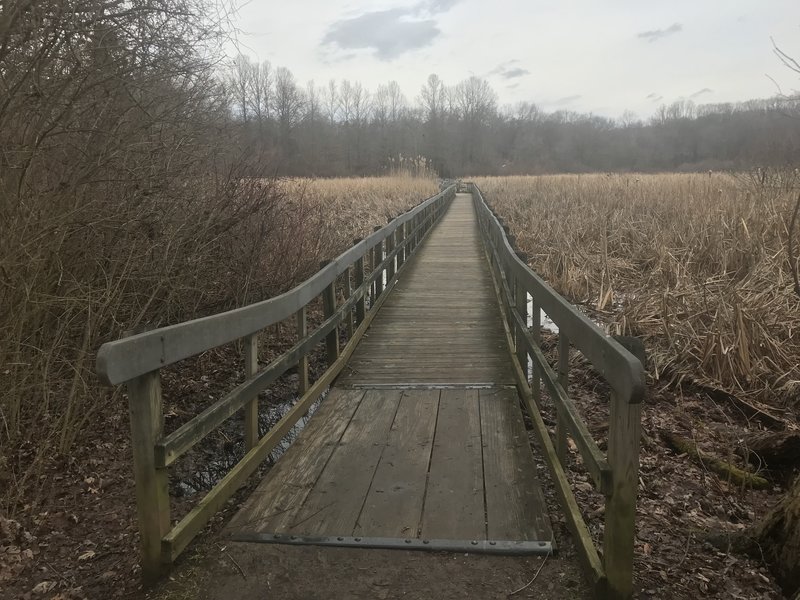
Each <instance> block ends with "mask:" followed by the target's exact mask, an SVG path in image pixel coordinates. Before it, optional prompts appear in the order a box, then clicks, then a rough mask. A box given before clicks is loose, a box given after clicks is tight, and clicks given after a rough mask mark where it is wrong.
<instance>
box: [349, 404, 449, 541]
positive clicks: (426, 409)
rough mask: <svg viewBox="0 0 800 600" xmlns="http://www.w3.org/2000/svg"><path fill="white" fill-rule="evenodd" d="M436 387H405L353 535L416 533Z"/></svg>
mask: <svg viewBox="0 0 800 600" xmlns="http://www.w3.org/2000/svg"><path fill="white" fill-rule="evenodd" d="M438 408H439V392H438V391H435V390H417V391H405V392H403V396H402V398H401V400H400V406H399V407H398V409H397V414H396V416H395V418H394V423H392V428H391V431H390V432H389V438H388V441H387V446H386V449H385V450H384V451H383V455H382V456H381V460H380V463H379V464H378V468H377V470H376V471H375V477H374V478H373V480H372V486H371V487H370V490H369V493H368V494H367V498H366V501H365V502H364V508H363V510H362V511H361V515H360V516H359V517H358V522H357V523H356V528H355V530H354V532H353V535H365V536H367V535H368V536H370V537H375V536H379V537H417V535H418V530H419V526H420V517H421V516H422V505H423V501H424V499H425V487H426V482H427V475H428V464H429V462H430V457H431V447H432V445H433V434H434V428H435V425H436V412H437V410H438Z"/></svg>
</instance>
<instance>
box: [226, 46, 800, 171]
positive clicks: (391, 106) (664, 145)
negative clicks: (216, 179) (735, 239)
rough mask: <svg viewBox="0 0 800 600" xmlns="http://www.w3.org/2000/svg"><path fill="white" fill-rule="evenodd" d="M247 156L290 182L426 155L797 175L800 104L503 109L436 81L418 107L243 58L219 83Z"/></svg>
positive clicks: (436, 165)
mask: <svg viewBox="0 0 800 600" xmlns="http://www.w3.org/2000/svg"><path fill="white" fill-rule="evenodd" d="M222 79H223V81H224V84H225V87H226V89H227V91H228V97H229V101H230V111H231V115H232V117H233V119H234V120H235V122H236V123H237V124H238V126H239V127H240V128H241V131H242V139H243V141H244V143H245V144H246V145H247V147H249V148H251V149H258V151H259V152H267V153H268V155H269V156H271V157H272V158H273V159H274V162H273V164H274V168H275V169H276V170H277V172H278V173H280V174H283V175H315V176H332V175H377V174H382V173H386V172H389V171H391V170H392V169H393V168H394V167H395V166H396V165H397V163H398V161H400V160H403V158H402V157H414V158H416V157H424V158H425V160H427V161H428V162H429V165H430V166H431V167H432V168H433V169H434V170H435V171H437V172H438V173H439V174H440V175H441V176H443V177H450V176H458V175H465V174H476V175H478V174H523V173H550V172H585V171H620V170H623V171H626V170H627V171H675V170H695V171H696V170H708V169H713V170H721V169H745V168H752V167H766V166H775V167H777V166H786V165H796V164H797V163H798V161H800V96H797V95H795V96H789V97H786V96H776V97H773V98H769V99H763V100H749V101H746V102H740V103H724V104H701V105H696V104H695V103H694V102H692V101H690V100H680V101H677V102H674V103H673V104H671V105H663V106H661V107H659V108H658V109H657V110H656V111H655V112H654V114H653V115H652V116H651V117H650V118H649V119H645V120H642V119H638V118H636V117H635V115H632V113H630V112H626V113H625V114H624V115H623V116H622V117H621V118H619V119H611V118H608V117H603V116H598V115H593V114H585V113H578V112H573V111H567V110H559V111H556V112H546V111H543V110H541V109H540V108H539V107H538V106H536V104H534V103H532V102H520V103H517V104H514V105H501V104H500V103H499V101H498V95H497V93H496V92H495V90H494V89H492V87H491V85H490V84H489V83H488V82H487V81H486V80H484V79H481V78H479V77H474V76H473V77H469V78H467V79H465V80H463V81H461V82H458V83H456V84H454V85H447V84H446V83H445V82H444V81H443V80H442V79H441V78H440V77H439V76H438V75H436V74H431V75H430V76H429V77H428V79H427V81H426V82H425V84H424V85H423V86H422V88H421V89H420V90H419V91H418V93H417V94H416V96H414V97H413V98H411V97H409V96H408V95H407V94H406V93H405V92H404V91H403V90H402V89H401V88H400V86H399V85H398V83H397V82H396V81H389V82H387V83H386V84H383V85H379V86H378V87H377V88H376V89H374V90H369V89H367V88H366V87H365V86H363V85H362V84H361V83H360V82H357V81H351V80H349V79H342V80H338V81H337V80H334V79H331V80H330V81H329V82H328V83H327V84H326V85H317V84H316V83H315V82H313V81H310V82H308V83H307V84H306V85H301V84H300V83H299V82H298V81H297V80H296V78H295V77H294V75H293V74H292V72H291V71H290V70H289V69H287V68H285V67H277V68H276V67H274V66H273V65H271V64H270V63H269V62H268V61H264V62H256V61H253V60H251V59H249V58H248V57H246V56H241V55H240V56H238V57H237V58H236V59H234V60H233V61H232V63H231V65H230V67H229V68H228V69H227V70H226V72H225V73H224V75H223V77H222Z"/></svg>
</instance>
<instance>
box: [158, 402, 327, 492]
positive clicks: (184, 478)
mask: <svg viewBox="0 0 800 600" xmlns="http://www.w3.org/2000/svg"><path fill="white" fill-rule="evenodd" d="M327 395H328V390H325V392H323V394H322V395H321V396H320V397H319V398H318V399H317V400H316V401H314V403H313V404H312V405H311V407H310V408H309V409H308V412H307V413H306V414H305V415H303V416H302V417H300V419H299V420H298V421H297V423H295V425H294V426H293V427H292V428H291V429H290V430H289V432H288V433H287V434H286V435H285V436H284V437H283V438H281V441H280V442H279V443H278V445H277V446H275V448H274V449H273V450H272V452H270V454H269V456H268V457H267V461H268V464H270V465H271V464H274V463H275V461H277V460H278V459H279V458H280V457H281V456H283V454H284V453H285V452H286V451H287V450H288V449H289V447H290V446H291V445H292V443H293V442H294V441H295V440H296V439H297V438H298V436H299V435H300V433H301V432H302V431H303V429H304V428H305V426H306V423H308V420H309V419H310V418H311V416H312V415H313V414H314V413H315V412H316V411H317V409H318V408H319V407H320V404H321V403H322V402H323V400H324V399H325V397H326V396H327ZM297 400H298V397H296V396H295V397H293V398H292V399H291V400H285V401H282V402H276V403H271V404H270V405H269V406H267V407H266V409H264V408H263V407H261V409H260V410H259V415H258V429H259V435H260V436H263V435H265V434H266V433H267V432H268V431H269V430H270V429H272V428H273V427H274V426H275V424H276V423H277V422H278V421H280V420H281V419H282V418H283V417H284V415H286V413H288V412H289V411H290V410H291V408H292V407H293V406H294V404H295V402H297ZM262 402H263V399H262ZM243 427H244V418H243V416H242V415H241V414H240V415H237V416H236V417H234V418H231V419H229V420H228V421H227V422H226V423H225V424H224V425H222V426H221V427H220V428H219V429H218V430H217V431H218V436H217V439H214V440H210V441H209V438H207V440H206V442H207V443H203V442H201V443H200V445H199V447H198V449H197V450H195V451H193V452H192V453H191V454H190V455H189V456H188V457H186V462H185V464H184V465H182V468H181V469H180V471H179V472H178V473H176V475H175V477H174V479H172V481H171V486H172V491H173V494H174V495H175V496H177V497H181V496H184V497H185V496H193V495H195V494H198V493H201V492H207V491H208V490H210V489H211V488H212V487H214V486H215V485H216V484H217V483H218V482H219V481H220V480H221V479H222V478H223V477H225V475H227V474H228V473H229V472H230V470H231V469H232V468H233V467H234V466H236V463H238V462H239V461H240V460H241V459H242V457H243V456H244V454H245V452H244V440H243V439H242V431H243ZM220 436H221V437H222V438H223V440H224V441H222V442H221V443H220V442H219V437H220Z"/></svg>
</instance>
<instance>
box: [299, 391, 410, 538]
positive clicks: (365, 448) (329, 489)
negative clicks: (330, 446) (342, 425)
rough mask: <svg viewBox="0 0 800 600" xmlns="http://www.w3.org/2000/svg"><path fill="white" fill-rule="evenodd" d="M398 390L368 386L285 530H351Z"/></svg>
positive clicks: (343, 532)
mask: <svg viewBox="0 0 800 600" xmlns="http://www.w3.org/2000/svg"><path fill="white" fill-rule="evenodd" d="M401 396H402V392H401V391H399V390H387V391H373V390H368V391H367V392H366V393H365V394H364V397H363V398H362V400H361V404H359V406H358V410H356V413H355V415H354V416H353V419H352V421H351V422H350V426H349V427H348V428H347V429H346V430H345V432H344V435H342V438H341V440H340V442H339V444H338V446H337V447H336V449H335V451H334V452H333V455H332V456H331V458H330V461H329V462H328V464H327V466H326V468H325V470H324V471H323V472H322V474H321V475H320V477H319V479H318V480H317V482H316V483H315V485H314V487H313V489H312V490H311V492H310V493H309V494H308V498H307V499H306V501H305V503H304V504H303V507H302V509H301V510H300V511H299V512H298V513H297V516H296V518H295V520H294V522H292V523H291V524H290V526H289V531H290V532H291V533H302V534H310V535H351V534H352V532H353V530H354V529H355V524H356V521H357V519H358V516H359V514H361V508H362V506H363V504H364V499H365V498H366V495H367V492H368V491H369V487H370V484H371V483H372V479H373V477H374V475H375V468H376V467H377V466H378V462H379V461H380V458H381V455H382V454H383V450H384V448H385V447H386V443H387V438H388V435H389V430H390V428H391V426H392V422H393V421H394V417H395V414H396V412H397V406H398V404H399V403H400V397H401Z"/></svg>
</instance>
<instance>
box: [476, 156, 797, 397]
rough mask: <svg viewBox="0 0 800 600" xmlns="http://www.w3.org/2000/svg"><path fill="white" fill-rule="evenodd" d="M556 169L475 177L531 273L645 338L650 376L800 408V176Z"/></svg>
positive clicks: (615, 324)
mask: <svg viewBox="0 0 800 600" xmlns="http://www.w3.org/2000/svg"><path fill="white" fill-rule="evenodd" d="M767 175H768V174H763V173H759V174H756V175H754V176H752V177H751V176H747V175H739V176H734V175H729V174H710V173H709V174H703V175H699V174H695V175H677V174H661V175H602V174H601V175H559V176H542V177H504V178H483V179H481V178H478V179H476V180H475V181H476V182H477V183H478V185H479V186H480V187H481V189H482V190H484V191H485V193H486V196H487V199H488V200H489V202H490V203H491V204H492V205H493V206H494V207H495V208H496V210H498V212H499V213H500V214H501V215H503V216H504V217H505V219H506V220H507V223H508V224H509V226H510V227H511V229H512V231H513V232H514V234H515V235H516V236H517V242H518V245H519V246H520V247H521V249H522V250H524V251H526V252H528V253H529V254H530V264H531V266H532V267H533V268H534V269H535V270H537V271H538V272H539V273H541V274H542V275H543V276H544V277H545V278H546V279H547V280H548V281H549V282H550V283H551V284H552V285H553V286H554V287H555V288H556V289H557V290H558V291H559V292H561V293H562V294H564V295H566V296H568V297H569V298H571V299H572V300H573V301H575V302H579V303H584V304H587V305H589V306H590V307H591V308H592V309H594V310H596V311H600V312H602V313H604V315H603V318H604V320H605V321H607V322H609V323H610V324H611V327H612V329H613V330H614V331H615V332H618V333H630V334H635V335H641V336H644V337H645V338H646V340H647V345H648V349H649V351H650V358H651V361H650V365H651V371H652V374H653V375H654V376H656V377H661V376H665V375H666V376H668V377H671V378H677V379H680V378H683V377H686V376H690V377H692V378H694V379H695V380H700V381H705V382H709V383H713V384H714V385H718V386H722V387H724V388H727V389H729V390H731V391H735V392H739V393H749V394H755V395H758V396H760V398H761V399H762V400H767V401H769V402H770V403H771V404H773V405H780V406H788V405H793V406H794V407H798V406H800V401H799V399H798V391H800V336H798V334H797V333H798V330H800V299H798V298H797V296H796V295H795V294H794V292H793V290H792V285H793V284H792V277H791V271H790V265H789V260H788V255H787V251H786V247H787V236H788V223H789V220H790V218H791V209H792V203H793V200H794V199H795V198H796V197H797V194H798V184H800V179H798V176H797V174H796V173H795V172H791V171H786V172H784V173H780V174H778V175H776V176H767Z"/></svg>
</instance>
